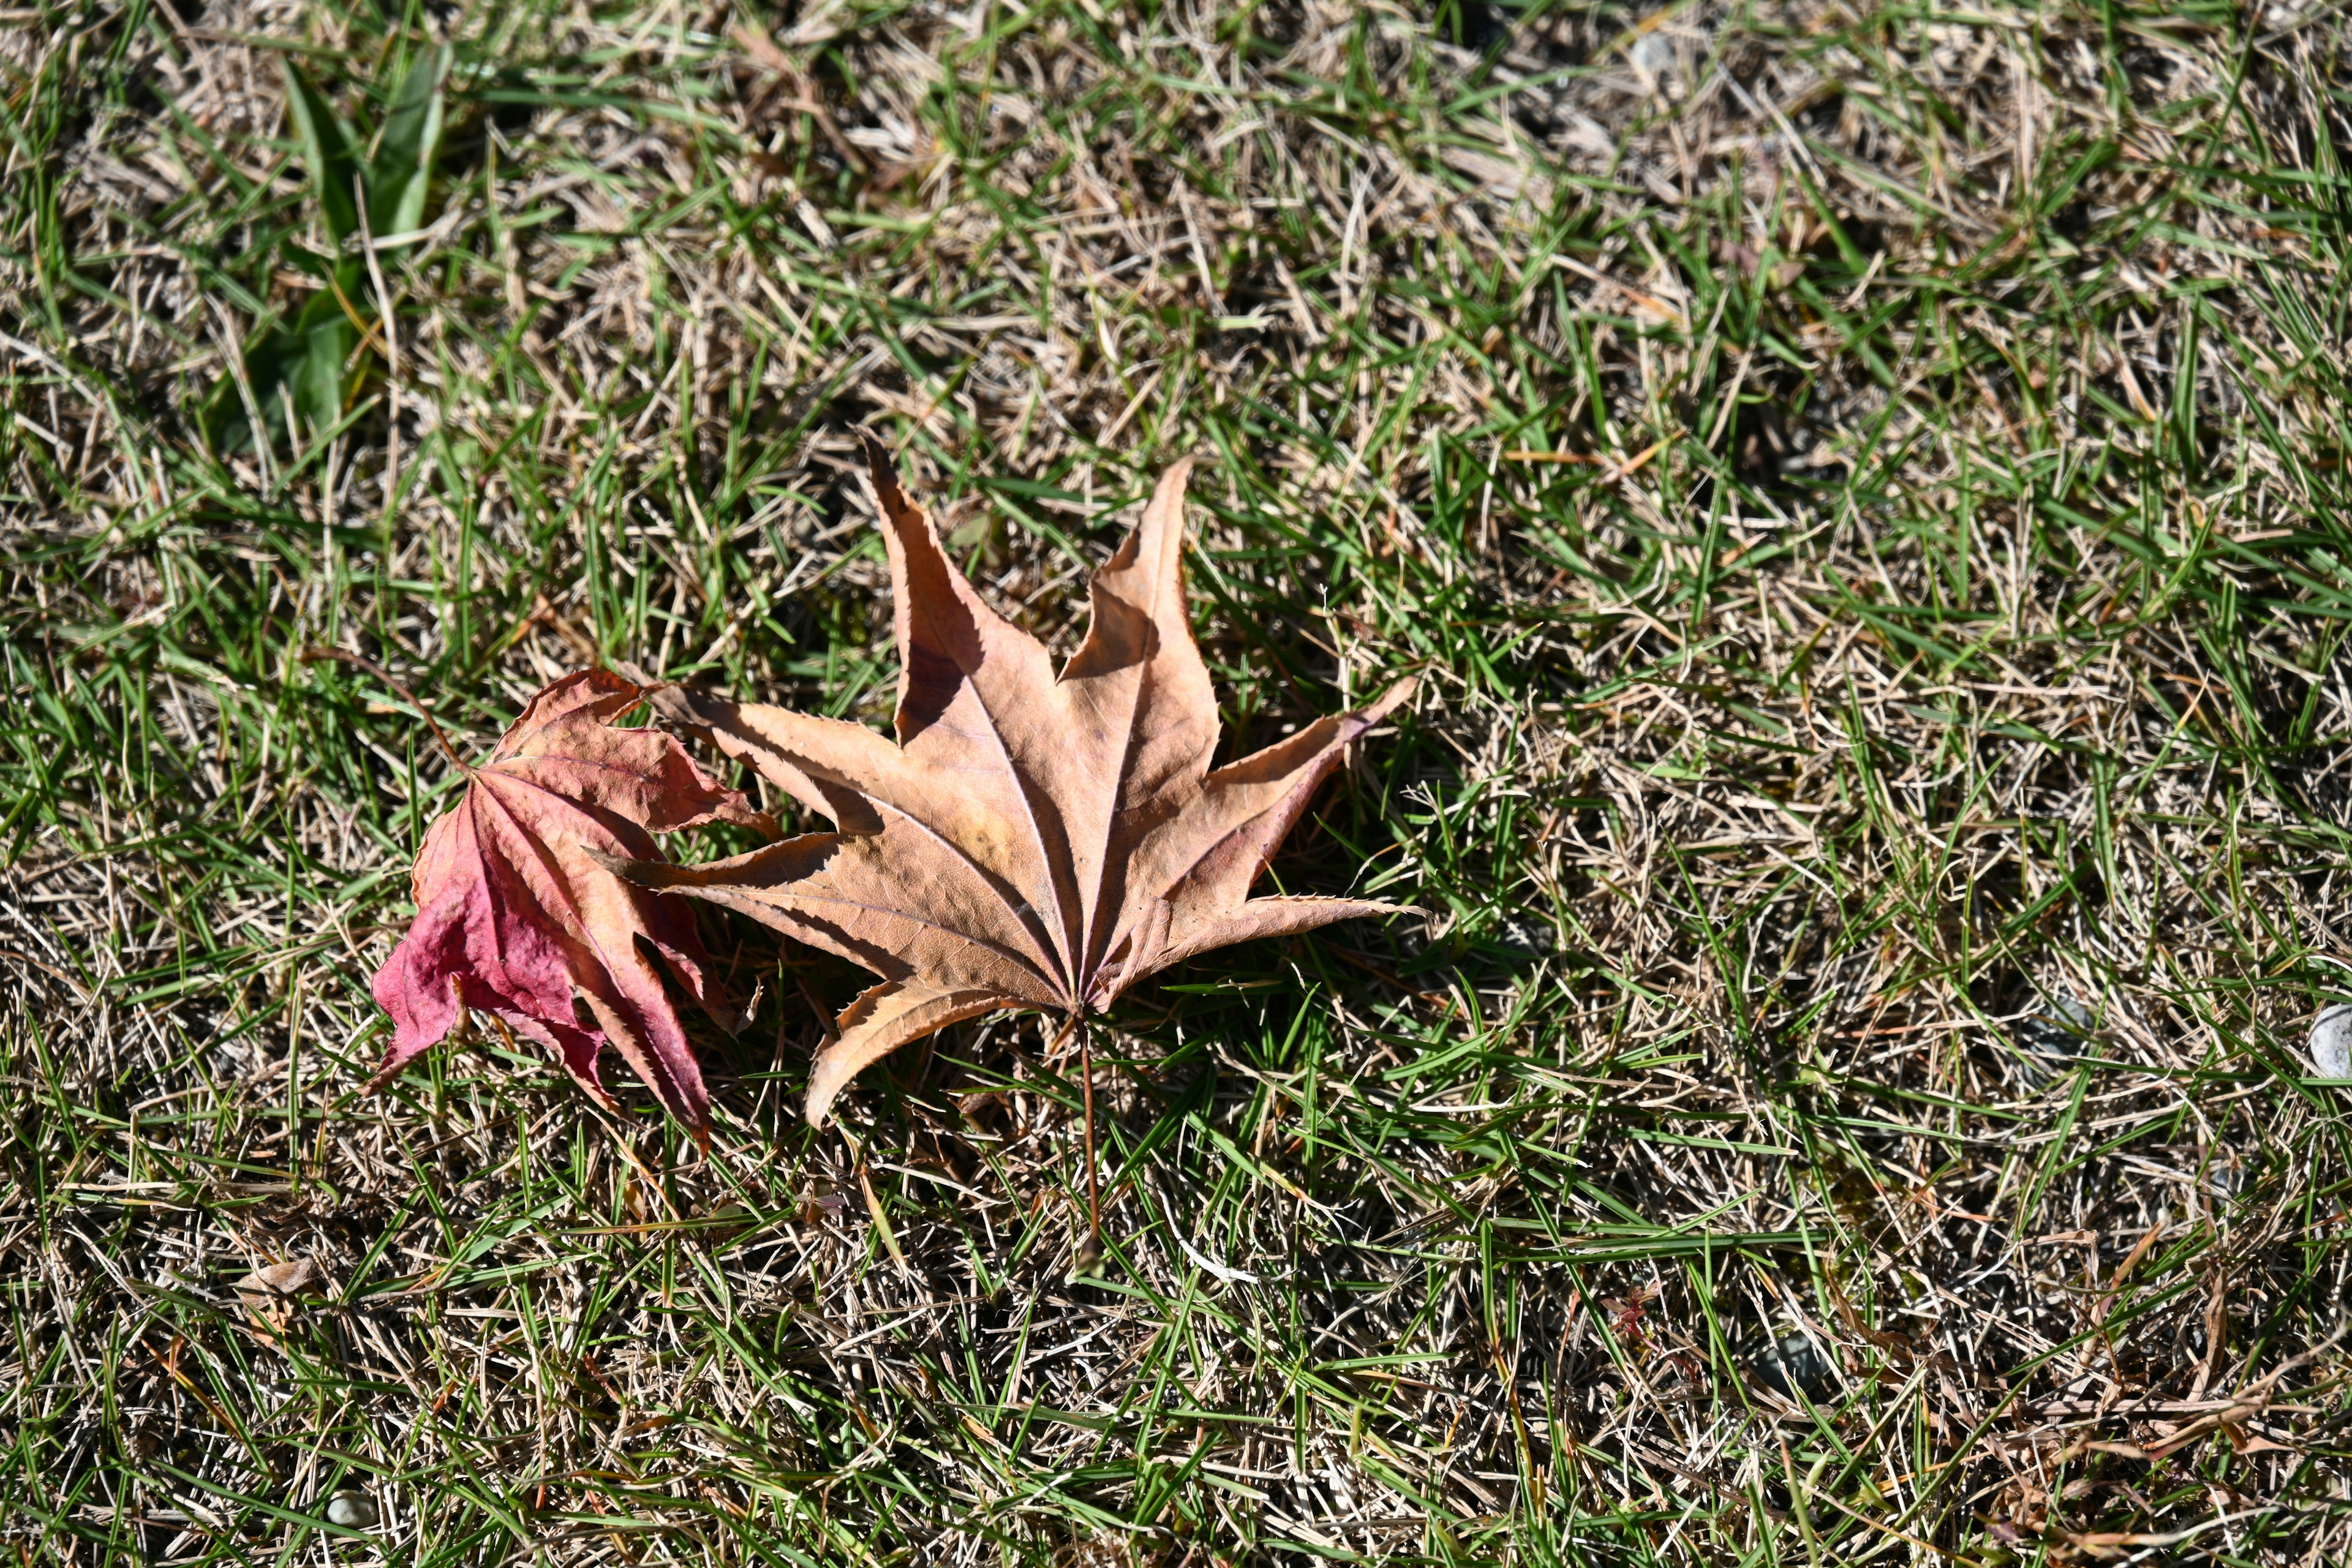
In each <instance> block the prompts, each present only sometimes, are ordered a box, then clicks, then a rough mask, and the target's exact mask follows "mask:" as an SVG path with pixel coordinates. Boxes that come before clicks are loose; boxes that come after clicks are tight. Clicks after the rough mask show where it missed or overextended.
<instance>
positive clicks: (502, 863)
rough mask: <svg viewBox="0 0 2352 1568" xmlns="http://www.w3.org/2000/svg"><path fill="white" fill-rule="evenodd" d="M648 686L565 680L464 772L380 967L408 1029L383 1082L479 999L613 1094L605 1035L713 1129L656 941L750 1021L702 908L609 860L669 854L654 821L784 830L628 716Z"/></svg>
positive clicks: (378, 981) (593, 675)
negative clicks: (724, 977) (649, 885)
mask: <svg viewBox="0 0 2352 1568" xmlns="http://www.w3.org/2000/svg"><path fill="white" fill-rule="evenodd" d="M645 698H646V692H645V691H644V690H643V689H641V688H639V687H638V686H636V685H635V683H634V682H631V681H627V680H624V679H621V678H620V677H619V676H617V675H615V674H614V673H613V672H612V671H611V670H607V669H589V670H582V671H580V672H578V673H576V674H572V675H567V676H565V677H563V678H562V679H560V680H557V681H555V682H554V683H553V684H551V685H550V686H548V687H547V688H546V689H543V690H541V692H540V693H539V694H538V695H537V696H535V697H533V698H532V699H531V700H530V706H529V707H527V708H525V709H524V710H523V713H522V717H521V718H520V719H518V720H516V721H514V726H513V728H511V729H509V731H507V732H506V734H505V735H504V736H503V737H501V738H500V740H499V745H498V750H497V751H495V752H492V753H491V755H490V760H489V761H488V763H484V764H482V765H481V766H480V767H478V768H467V770H466V772H467V781H466V794H465V798H464V799H462V800H460V801H459V802H458V803H457V805H456V806H454V807H453V808H451V809H450V810H449V811H448V812H447V813H446V814H445V815H444V816H441V817H440V818H439V819H438V820H437V821H436V822H435V823H434V824H433V826H431V827H430V828H428V829H426V831H425V843H424V846H423V847H422V848H420V849H419V850H418V851H417V855H416V868H415V873H414V878H413V883H414V890H415V899H416V919H415V921H413V922H412V923H411V924H410V926H409V928H408V934H407V935H406V936H404V937H403V938H402V939H401V942H400V945H399V946H398V947H396V948H394V950H393V953H392V957H391V958H390V959H388V960H387V961H386V962H385V963H384V966H383V968H382V969H380V970H378V971H376V974H375V980H374V984H373V990H374V992H375V999H376V1001H377V1002H378V1003H379V1004H381V1005H383V1010H384V1011H385V1012H387V1013H389V1014H391V1015H392V1019H393V1026H394V1033H393V1043H392V1048H391V1050H390V1051H388V1052H387V1053H385V1056H384V1058H383V1065H381V1066H380V1067H379V1068H377V1069H376V1073H375V1077H374V1078H373V1079H372V1080H371V1081H370V1084H369V1087H370V1088H371V1089H373V1088H376V1087H378V1086H380V1085H382V1084H383V1082H384V1080H385V1079H389V1078H391V1077H392V1075H393V1074H394V1073H396V1072H398V1071H399V1070H400V1069H401V1068H402V1067H404V1065H406V1063H407V1062H408V1061H409V1060H410V1058H414V1057H415V1056H416V1055H417V1054H418V1053H419V1052H422V1051H424V1050H425V1049H426V1048H427V1047H431V1046H433V1045H434V1044H436V1043H437V1042H438V1041H439V1040H440V1039H441V1038H442V1037H445V1036H446V1035H447V1034H448V1032H449V1031H450V1029H451V1028H453V1027H454V1026H456V1025H457V1019H458V1017H459V1016H460V1015H461V1014H462V1013H463V1012H464V1011H465V1009H467V1007H474V1008H478V1009H480V1010H481V1011H483V1012H485V1013H488V1014H489V1015H491V1016H493V1017H496V1018H499V1019H500V1020H501V1021H503V1022H504V1023H505V1024H506V1025H507V1026H508V1027H509V1028H510V1029H512V1030H513V1031H514V1032H515V1033H516V1034H518V1035H520V1036H523V1037H525V1038H528V1039H531V1040H536V1041H537V1042H539V1043H540V1044H541V1045H542V1046H545V1047H548V1048H549V1050H550V1051H551V1052H552V1053H553V1054H554V1055H555V1057H556V1058H557V1059H558V1060H559V1061H561V1062H562V1064H563V1066H564V1068H566V1069H567V1070H568V1071H569V1072H570V1073H571V1074H572V1078H573V1079H576V1080H577V1081H578V1082H579V1084H580V1087H581V1088H582V1089H585V1090H587V1091H588V1093H589V1094H590V1095H591V1096H593V1098H594V1099H595V1100H597V1101H598V1102H599V1103H601V1104H604V1105H606V1106H611V1105H613V1104H614V1099H613V1097H612V1095H611V1094H610V1093H609V1092H607V1091H606V1089H605V1088H604V1083H603V1082H602V1081H601V1080H600V1079H599V1078H598V1077H597V1072H596V1057H597V1053H598V1051H599V1049H600V1048H601V1047H603V1046H604V1045H605V1044H606V1043H608V1042H609V1043H610V1044H612V1045H613V1046H614V1047H616V1048H617V1049H618V1050H619V1051H620V1053H621V1056H622V1058H624V1059H625V1060H626V1061H627V1062H628V1064H629V1066H630V1067H632V1068H635V1070H636V1074H637V1076H638V1077H639V1078H641V1079H645V1081H646V1084H647V1085H648V1086H649V1087H650V1088H651V1089H653V1091H654V1094H655V1096H656V1098H657V1099H659V1100H660V1101H661V1102H662V1104H663V1105H664V1106H665V1107H666V1108H667V1110H669V1112H670V1113H671V1114H672V1115H674V1116H676V1117H677V1119H678V1120H679V1121H682V1122H684V1123H685V1124H686V1126H687V1128H688V1130H689V1131H692V1132H693V1133H694V1134H695V1135H696V1136H697V1137H698V1138H701V1137H707V1136H708V1134H709V1126H710V1100H709V1095H708V1094H707V1093H706V1092H705V1091H704V1089H703V1087H702V1073H701V1070H700V1069H699V1068H697V1067H696V1066H695V1061H694V1054H693V1052H692V1050H691V1049H690V1048H689V1047H688V1045H687V1040H686V1031H685V1028H684V1026H682V1025H681V1024H680V1023H679V1021H678V1016H677V1008H676V1007H675V1006H674V1005H672V1004H671V1002H670V998H669V994H668V992H667V991H666V990H665V989H664V988H663V985H662V981H661V976H660V975H659V974H658V973H656V971H655V968H654V963H653V961H652V958H651V956H650V953H651V952H657V953H659V954H660V955H661V957H662V959H663V961H664V962H665V963H667V965H668V967H669V969H670V971H671V972H672V973H675V974H676V975H677V978H678V979H679V980H680V981H681V982H682V983H683V984H685V986H686V989H687V990H688V992H689V993H690V994H692V995H693V997H694V999H695V1000H696V1001H698V1002H699V1003H701V1004H702V1005H703V1007H704V1009H705V1010H706V1011H708V1012H709V1014H710V1016H712V1017H713V1018H715V1019H717V1020H718V1021H719V1023H720V1024H721V1025H722V1026H727V1027H730V1029H731V1028H732V1027H733V1026H734V1025H735V1024H736V1022H737V1020H736V1018H735V1017H734V1016H733V1012H732V1009H731V1008H730V1005H729V1004H728V1002H727V998H726V995H725V994H724V992H723V991H721V990H720V988H719V984H718V982H717V980H716V979H715V978H714V977H713V976H712V975H711V974H710V973H709V965H710V961H709V958H708V957H707V956H706V955H705V954H704V952H703V950H702V941H701V939H700V938H699V937H698V936H697V935H696V934H695V929H694V911H693V910H692V908H691V907H690V906H688V905H687V904H685V903H683V902H682V901H680V900H673V899H665V898H662V897H660V896H659V895H658V894H655V893H650V892H648V891H646V889H644V888H642V887H637V886H633V885H631V884H630V883H628V882H625V881H623V880H622V879H620V878H618V877H616V876H614V874H613V872H612V870H611V869H610V868H609V866H608V864H607V863H606V862H607V860H608V859H609V858H613V857H619V858H625V859H627V860H629V861H632V862H653V861H658V860H659V859H660V858H661V851H660V850H659V849H658V848H656V847H655V845H654V841H653V837H652V835H653V834H656V833H667V832H670V831H672V830H674V829H677V828H681V827H694V826H700V825H701V824H703V823H707V822H734V823H740V824H743V825H744V826H752V827H758V828H760V829H761V830H762V831H764V832H766V833H768V834H770V835H773V833H774V832H775V824H774V822H773V821H772V819H771V818H769V817H768V816H767V815H766V814H765V813H763V812H758V811H754V810H753V809H752V808H751V804H750V803H749V802H748V801H746V800H745V799H744V798H743V796H742V795H740V793H738V792H737V791H734V790H731V789H728V788H726V787H725V786H723V785H722V784H719V781H718V780H716V779H714V778H712V777H711V776H710V775H709V774H708V773H704V772H703V771H702V769H701V768H699V767H698V766H696V765H695V763H694V759H692V758H691V757H689V756H688V755H687V754H686V752H685V750H684V749H683V748H681V747H680V746H679V745H678V743H677V741H676V740H675V739H673V738H672V737H670V736H668V735H666V734H663V733H662V732H661V731H656V730H623V729H616V728H614V724H613V722H612V721H614V720H615V719H617V718H619V717H620V716H621V715H622V714H624V713H625V712H627V711H628V710H630V709H632V708H634V707H635V706H636V705H637V704H638V703H639V702H640V701H642V700H645ZM575 995H576V996H577V997H579V999H580V1000H581V1001H583V1002H584V1003H585V1004H586V1005H587V1008H588V1013H589V1016H590V1017H591V1018H593V1020H594V1024H593V1026H589V1025H588V1024H587V1023H585V1022H583V1020H582V1019H581V1017H580V1016H579V1014H578V1012H577V1011H576V1010H575V1009H574V1007H573V1005H572V1002H573V997H574V996H575Z"/></svg>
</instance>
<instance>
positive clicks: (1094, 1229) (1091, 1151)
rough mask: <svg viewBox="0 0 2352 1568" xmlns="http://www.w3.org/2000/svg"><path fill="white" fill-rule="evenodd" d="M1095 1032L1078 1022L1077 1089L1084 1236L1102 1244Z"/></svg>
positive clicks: (1073, 1020) (1074, 1019)
mask: <svg viewBox="0 0 2352 1568" xmlns="http://www.w3.org/2000/svg"><path fill="white" fill-rule="evenodd" d="M1072 1022H1074V1023H1076V1022H1077V1020H1076V1018H1073V1019H1072ZM1093 1032H1094V1031H1092V1030H1091V1029H1088V1028H1087V1026H1086V1025H1085V1024H1083V1023H1078V1087H1079V1089H1081V1091H1083V1093H1084V1094H1085V1096H1086V1102H1087V1239H1088V1240H1090V1241H1092V1242H1094V1243H1095V1244H1096V1245H1097V1247H1100V1245H1101V1242H1102V1194H1101V1193H1100V1191H1099V1190H1098V1189H1097V1187H1096V1184H1095V1181H1096V1178H1095V1058H1094V1052H1093V1051H1092V1050H1091V1049H1089V1048H1088V1047H1087V1037H1088V1036H1090V1035H1091V1034H1092V1033H1093Z"/></svg>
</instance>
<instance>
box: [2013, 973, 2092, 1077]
mask: <svg viewBox="0 0 2352 1568" xmlns="http://www.w3.org/2000/svg"><path fill="white" fill-rule="evenodd" d="M2095 1022H2096V1020H2095V1018H2094V1017H2093V1016H2092V1013H2091V1009H2090V1008H2089V1007H2087V1006H2085V1005H2084V1004H2083V1001H2082V999H2081V998H2080V997H2077V996H2075V995H2074V994H2072V993H2069V992H2064V991H2062V992H2060V993H2059V994H2057V995H2055V996H2053V997H2052V998H2051V999H2050V1001H2049V1004H2048V1005H2046V1006H2042V1007H2038V1008H2036V1009H2035V1010H2034V1011H2033V1012H2032V1014H2030V1015H2028V1016H2025V1017H2023V1018H2021V1019H2019V1020H2018V1023H2017V1027H2016V1028H2015V1030H2013V1031H2012V1037H2013V1038H2015V1039H2016V1041H2017V1043H2018V1044H2019V1045H2021V1046H2022V1047H2025V1048H2026V1049H2027V1050H2029V1051H2031V1052H2032V1053H2033V1055H2035V1056H2037V1057H2040V1058H2042V1059H2043V1060H2044V1061H2045V1062H2048V1063H2050V1064H2052V1065H2053V1066H2054V1065H2056V1064H2057V1063H2060V1062H2063V1061H2064V1060H2066V1059H2067V1058H2070V1057H2074V1056H2079V1055H2081V1054H2082V1050H2083V1045H2084V1039H2085V1037H2087V1036H2088V1035H2089V1034H2090V1032H2091V1028H2092V1026H2093V1024H2094V1023H2095Z"/></svg>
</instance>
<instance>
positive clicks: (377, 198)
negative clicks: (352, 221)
mask: <svg viewBox="0 0 2352 1568" xmlns="http://www.w3.org/2000/svg"><path fill="white" fill-rule="evenodd" d="M448 74H449V48H448V46H447V45H446V44H445V45H441V46H439V47H435V48H430V49H427V50H425V52H424V53H423V54H421V55H419V56H417V57H416V60H415V64H413V65H411V66H410V67H409V68H408V75H407V76H406V77H404V79H402V80H401V84H400V95H399V96H398V97H397V98H395V99H394V100H393V104H392V113H391V114H390V115H389V116H388V117H387V118H386V119H385V121H384V122H383V136H382V137H381V138H380V139H379V140H378V141H377V142H376V149H375V156H374V157H373V158H372V159H371V160H369V163H368V174H367V208H368V232H369V233H370V234H371V235H373V236H374V237H377V238H379V239H381V238H383V237H385V236H387V235H400V234H413V233H415V231H416V230H417V229H418V228H419V227H421V226H423V225H424V222H425V191H426V189H427V188H428V187H429V186H430V185H431V184H432V183H433V163H434V160H435V159H436V158H437V157H439V156H440V153H441V127H442V113H443V98H442V92H441V84H442V82H443V80H444V79H446V77H447V76H448Z"/></svg>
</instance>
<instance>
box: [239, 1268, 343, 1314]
mask: <svg viewBox="0 0 2352 1568" xmlns="http://www.w3.org/2000/svg"><path fill="white" fill-rule="evenodd" d="M235 1289H236V1296H237V1300H239V1301H241V1302H243V1303H244V1305H245V1310H247V1312H249V1313H251V1314H252V1315H253V1316H254V1318H255V1319H257V1321H260V1322H262V1323H264V1324H266V1325H268V1327H269V1328H272V1329H275V1330H277V1331H280V1332H283V1331H285V1328H286V1325H287V1324H288V1323H289V1322H291V1321H293V1320H294V1304H295V1301H296V1300H297V1299H298V1298H299V1297H302V1296H317V1295H321V1294H323V1293H324V1292H325V1289H326V1274H325V1271H324V1270H322V1269H320V1267H319V1266H318V1264H317V1263H316V1262H314V1261H313V1260H311V1259H310V1258H292V1259H289V1261H287V1262H284V1263H272V1264H268V1265H267V1266H265V1267H263V1268H257V1269H255V1270H254V1271H253V1272H252V1273H250V1274H248V1275H247V1276H246V1277H245V1278H244V1279H240V1280H238V1281H237V1282H236V1286H235Z"/></svg>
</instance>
